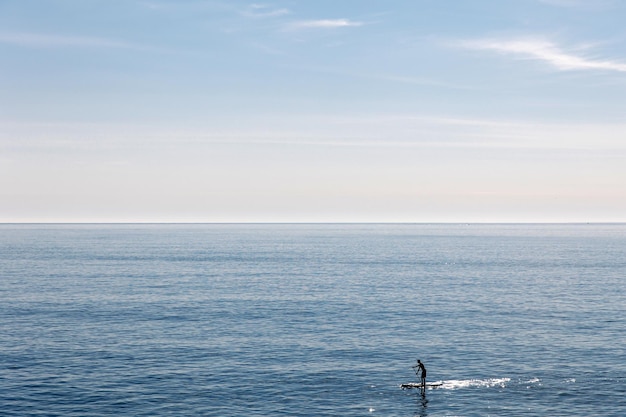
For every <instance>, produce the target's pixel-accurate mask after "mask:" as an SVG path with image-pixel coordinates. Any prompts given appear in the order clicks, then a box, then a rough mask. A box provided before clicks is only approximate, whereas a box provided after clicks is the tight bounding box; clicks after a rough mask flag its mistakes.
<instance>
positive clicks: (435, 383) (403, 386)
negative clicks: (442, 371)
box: [400, 382, 443, 389]
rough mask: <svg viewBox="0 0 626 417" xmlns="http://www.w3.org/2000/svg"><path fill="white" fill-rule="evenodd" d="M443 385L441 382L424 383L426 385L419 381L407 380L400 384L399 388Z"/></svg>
mask: <svg viewBox="0 0 626 417" xmlns="http://www.w3.org/2000/svg"><path fill="white" fill-rule="evenodd" d="M442 385H443V382H431V383H426V386H424V385H422V384H421V383H418V382H409V383H406V384H401V385H400V388H402V389H411V388H424V387H425V388H437V387H440V386H442Z"/></svg>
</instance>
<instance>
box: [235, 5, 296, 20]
mask: <svg viewBox="0 0 626 417" xmlns="http://www.w3.org/2000/svg"><path fill="white" fill-rule="evenodd" d="M242 14H243V15H244V16H245V17H252V18H257V19H263V18H271V17H280V16H285V15H288V14H291V11H290V10H289V9H285V8H279V9H277V8H273V7H271V6H268V5H265V4H251V5H250V6H248V8H247V9H246V10H244V11H243V12H242Z"/></svg>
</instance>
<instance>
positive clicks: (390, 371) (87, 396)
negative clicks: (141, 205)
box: [0, 224, 626, 417]
mask: <svg viewBox="0 0 626 417" xmlns="http://www.w3.org/2000/svg"><path fill="white" fill-rule="evenodd" d="M625 346H626V225H624V224H592V225H584V224H580V225H485V224H483V225H475V224H472V225H465V224H454V225H450V224H448V225H426V224H395V225H390V224H379V225H356V224H355V225H337V224H328V225H280V224H274V225H261V224H259V225H250V224H246V225H0V415H2V416H109V415H117V416H372V417H374V416H432V417H435V416H626V347H625ZM417 358H420V359H421V360H422V361H423V362H424V363H425V365H426V367H427V368H428V379H429V381H441V382H442V383H443V385H442V386H441V387H440V388H437V389H430V390H426V391H425V392H423V393H421V392H419V391H416V390H402V389H400V387H399V385H400V384H402V383H406V382H414V381H416V379H417V378H416V377H415V375H414V373H413V371H412V369H411V366H412V365H414V364H415V361H416V359H417Z"/></svg>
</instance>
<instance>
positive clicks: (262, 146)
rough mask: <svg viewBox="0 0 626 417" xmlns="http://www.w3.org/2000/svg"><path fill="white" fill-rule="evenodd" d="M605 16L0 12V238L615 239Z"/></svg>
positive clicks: (435, 4) (86, 1)
mask: <svg viewBox="0 0 626 417" xmlns="http://www.w3.org/2000/svg"><path fill="white" fill-rule="evenodd" d="M625 21H626V2H624V1H621V0H511V1H502V0H468V1H452V0H450V1H444V0H411V1H408V0H407V1H387V2H382V1H373V0H334V1H325V0H315V1H312V0H311V1H303V0H300V1H296V0H291V1H272V2H256V3H255V2H245V1H226V0H179V1H173V0H123V1H122V0H119V1H115V0H102V1H97V0H48V1H35V0H0V203H1V204H0V222H133V221H139V222H159V221H166V222H255V221H259V222H265V221H268V222H308V221H311V222H333V221H336V222H371V221H373V222H533V221H537V222H570V221H579V222H587V221H590V222H595V221H607V222H608V221H626V30H625V29H624V27H625V26H624V22H625Z"/></svg>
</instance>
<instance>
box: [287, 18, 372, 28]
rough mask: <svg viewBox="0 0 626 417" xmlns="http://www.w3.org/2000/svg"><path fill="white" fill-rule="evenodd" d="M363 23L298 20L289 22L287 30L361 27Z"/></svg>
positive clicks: (339, 20) (336, 20)
mask: <svg viewBox="0 0 626 417" xmlns="http://www.w3.org/2000/svg"><path fill="white" fill-rule="evenodd" d="M363 24H364V23H363V22H357V21H354V20H350V19H320V20H299V21H295V22H291V23H290V24H289V25H288V26H287V28H288V29H291V30H300V29H334V28H345V27H354V26H363Z"/></svg>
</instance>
